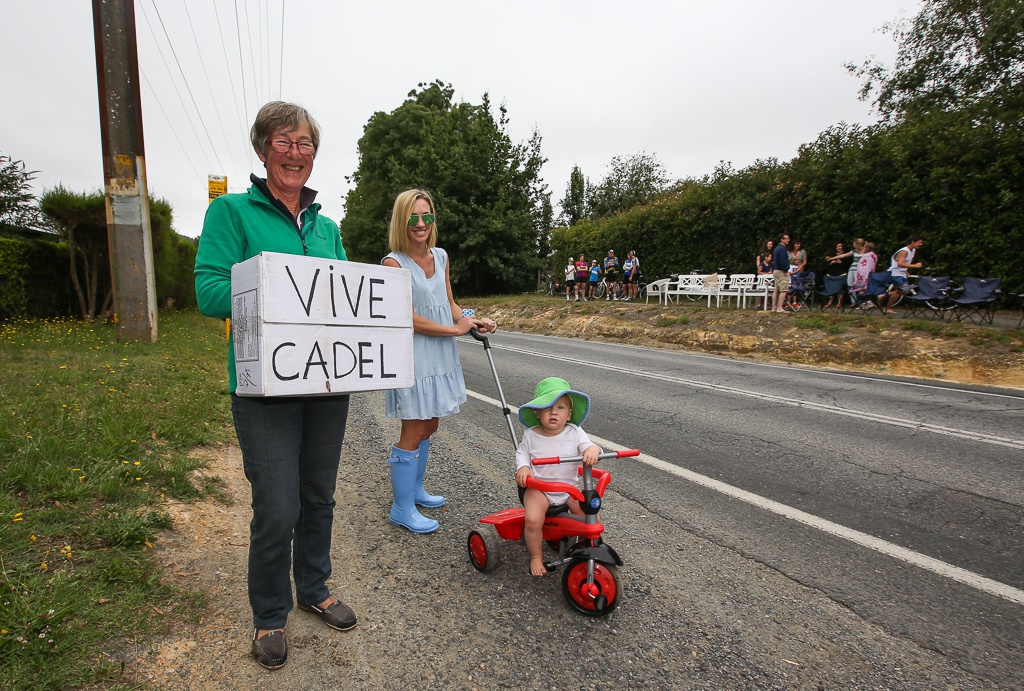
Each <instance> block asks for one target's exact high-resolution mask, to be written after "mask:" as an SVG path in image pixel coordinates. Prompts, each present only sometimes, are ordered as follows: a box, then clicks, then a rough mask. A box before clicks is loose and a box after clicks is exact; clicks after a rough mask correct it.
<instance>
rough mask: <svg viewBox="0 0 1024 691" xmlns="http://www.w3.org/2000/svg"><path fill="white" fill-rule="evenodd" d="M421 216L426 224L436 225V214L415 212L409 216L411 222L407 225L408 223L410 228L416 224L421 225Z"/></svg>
mask: <svg viewBox="0 0 1024 691" xmlns="http://www.w3.org/2000/svg"><path fill="white" fill-rule="evenodd" d="M421 218H422V219H423V224H424V225H428V226H432V225H434V214H413V215H411V216H409V222H408V223H407V224H406V225H408V226H409V227H410V228H412V227H413V226H415V225H419V222H420V219H421Z"/></svg>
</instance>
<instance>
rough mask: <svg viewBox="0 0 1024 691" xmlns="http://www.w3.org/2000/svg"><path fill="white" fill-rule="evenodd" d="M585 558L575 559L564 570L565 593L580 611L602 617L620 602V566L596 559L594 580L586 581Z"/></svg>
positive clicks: (563, 588)
mask: <svg viewBox="0 0 1024 691" xmlns="http://www.w3.org/2000/svg"><path fill="white" fill-rule="evenodd" d="M587 563H588V560H586V559H574V560H573V561H572V562H570V564H569V568H567V569H566V570H565V573H563V574H562V593H563V594H564V595H565V599H566V600H568V601H569V604H570V605H572V606H573V609H575V610H576V611H577V612H582V613H583V614H586V615H587V616H591V617H603V616H604V615H606V614H608V613H610V612H611V611H612V610H614V609H615V608H616V606H618V604H619V597H620V595H621V590H620V588H619V570H618V569H617V568H616V567H615V566H613V565H611V564H602V563H601V562H595V563H594V582H593V583H587Z"/></svg>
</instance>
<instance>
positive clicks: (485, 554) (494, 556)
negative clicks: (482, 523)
mask: <svg viewBox="0 0 1024 691" xmlns="http://www.w3.org/2000/svg"><path fill="white" fill-rule="evenodd" d="M500 542H501V541H500V539H499V538H498V536H497V535H496V534H495V533H494V531H493V530H485V531H483V532H481V531H479V530H471V531H470V533H469V538H468V539H467V540H466V548H467V549H468V550H469V561H470V563H471V564H472V565H473V568H475V569H476V570H477V571H483V572H487V571H493V570H494V568H495V567H496V566H497V565H498V563H499V562H500V561H501V558H500V556H499V555H498V545H499V544H500Z"/></svg>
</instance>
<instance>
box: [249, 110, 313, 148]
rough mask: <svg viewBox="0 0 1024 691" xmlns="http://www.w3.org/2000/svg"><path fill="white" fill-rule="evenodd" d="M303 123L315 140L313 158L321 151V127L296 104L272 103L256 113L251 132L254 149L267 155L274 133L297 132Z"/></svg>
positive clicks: (306, 111) (250, 136) (307, 112)
mask: <svg viewBox="0 0 1024 691" xmlns="http://www.w3.org/2000/svg"><path fill="white" fill-rule="evenodd" d="M302 123H306V124H308V125H309V129H310V132H311V133H312V139H313V156H314V157H316V152H317V151H319V150H320V125H319V124H317V121H316V120H314V119H313V116H312V115H310V114H309V111H308V110H306V109H305V108H303V107H302V106H300V105H296V104H294V103H285V102H284V101H271V102H270V103H267V104H266V105H264V106H263V107H262V108H260V112H258V113H256V120H255V121H254V122H253V123H252V129H251V130H249V139H250V141H252V148H253V149H255V150H256V153H258V154H259V155H261V156H266V155H267V149H269V148H270V137H271V136H272V135H273V134H274V132H276V131H278V130H281V129H283V130H284V131H285V132H293V131H294V130H297V129H298V128H299V126H300V125H301V124H302Z"/></svg>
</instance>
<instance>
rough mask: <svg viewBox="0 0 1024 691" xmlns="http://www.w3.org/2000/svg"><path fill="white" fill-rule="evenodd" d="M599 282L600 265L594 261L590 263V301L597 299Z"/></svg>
mask: <svg viewBox="0 0 1024 691" xmlns="http://www.w3.org/2000/svg"><path fill="white" fill-rule="evenodd" d="M600 282H601V265H600V264H598V263H597V260H596V259H594V260H593V261H591V262H590V299H591V300H596V299H597V284H598V283H600Z"/></svg>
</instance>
